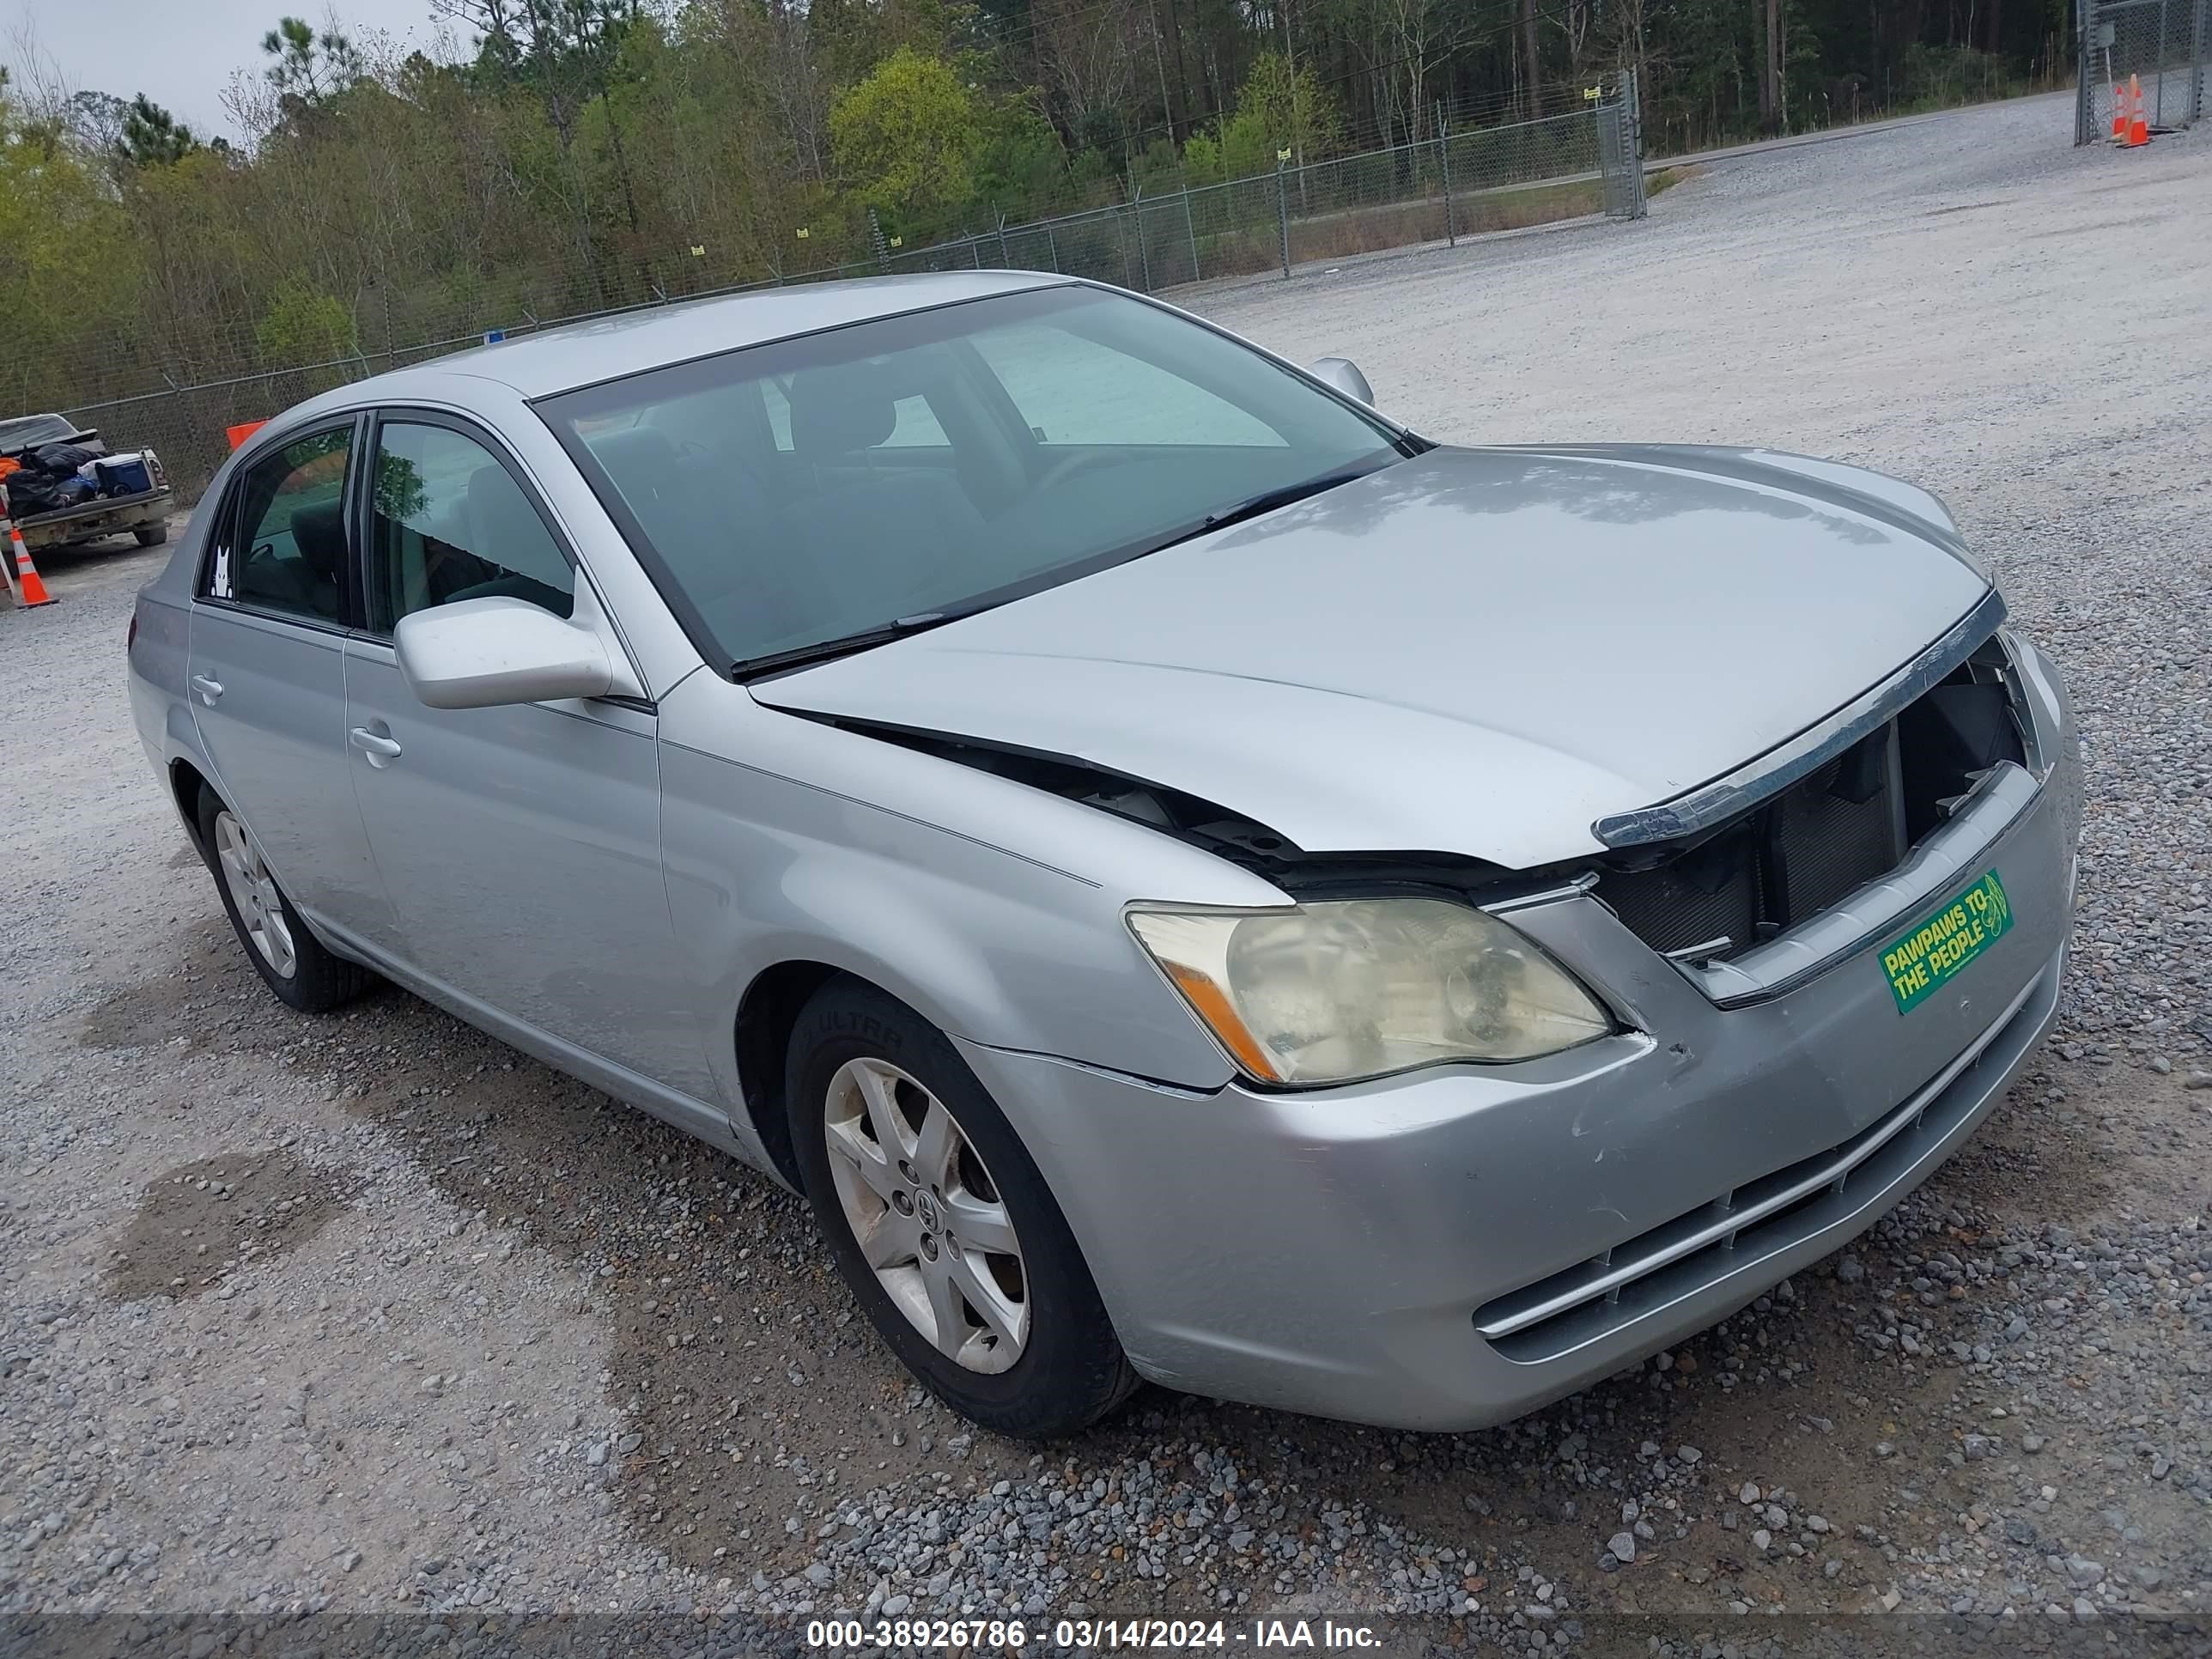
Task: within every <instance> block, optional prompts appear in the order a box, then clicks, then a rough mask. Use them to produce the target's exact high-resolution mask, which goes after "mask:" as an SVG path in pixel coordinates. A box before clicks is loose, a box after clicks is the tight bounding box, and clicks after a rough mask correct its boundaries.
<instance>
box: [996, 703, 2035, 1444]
mask: <svg viewBox="0 0 2212 1659" xmlns="http://www.w3.org/2000/svg"><path fill="white" fill-rule="evenodd" d="M2047 666H2048V665H2047V664H2042V663H2040V662H2038V665H2037V671H2038V672H2042V671H2045V670H2047ZM2038 689H2039V691H2047V693H2048V697H2047V700H2046V702H2045V712H2047V713H2048V714H2049V715H2050V725H2049V726H2048V728H2047V729H2046V732H2045V737H2046V738H2047V739H2048V741H2049V743H2050V744H2051V745H2052V747H2051V748H2049V749H2046V750H2045V753H2046V754H2050V755H2053V756H2054V757H2055V755H2056V753H2057V751H2058V750H2063V751H2064V752H2065V754H2066V757H2067V760H2066V763H2064V764H2056V765H2052V766H2050V767H2047V768H2039V771H2041V773H2042V776H2041V777H2040V778H2039V787H2038V788H2037V789H2036V791H2035V792H2034V793H2033V797H2032V798H2031V799H2028V800H2027V801H2026V802H2025V804H2024V805H2021V806H2020V808H2019V810H2018V811H2016V813H2015V814H2014V815H2013V816H2011V817H2010V819H2009V822H2008V823H2007V824H2006V825H2005V826H2004V827H2003V828H2002V830H2001V831H2000V832H1998V833H1996V835H1995V836H1994V837H1993V838H1992V839H1990V840H1989V841H1987V842H1979V841H1978V842H1977V845H1976V847H1975V848H1973V849H1972V852H1973V857H1972V860H1971V863H1972V866H1973V868H1974V869H1975V870H1976V872H1978V871H1980V870H1982V869H1995V870H1997V871H2000V872H2002V879H2003V884H2004V888H2005V890H2006V891H2007V893H2008V894H2009V896H2010V897H2011V902H2012V908H2013V921H2012V924H2011V926H2010V927H2009V928H2008V930H2007V931H2005V932H2004V933H2002V936H2000V937H1998V938H1996V939H1994V940H1993V941H1992V942H1991V943H1990V944H1989V945H1987V947H1986V948H1984V949H1983V950H1982V951H1980V952H1979V953H1978V955H1977V956H1976V957H1974V959H1973V960H1972V962H1971V963H1969V964H1967V965H1966V967H1965V968H1964V969H1962V970H1961V971H1960V972H1959V973H1958V974H1957V975H1955V976H1954V977H1952V978H1950V979H1948V980H1947V981H1945V982H1944V985H1943V987H1942V992H1941V994H1937V995H1933V996H1929V997H1927V998H1925V999H1924V1000H1918V1001H1917V1002H1915V1003H1914V1004H1913V1006H1911V1010H1910V1012H1899V1002H1898V1000H1896V999H1895V998H1894V997H1893V994H1892V989H1891V985H1890V981H1889V978H1888V976H1887V974H1886V973H1885V972H1884V970H1883V966H1882V963H1881V953H1882V943H1883V939H1882V938H1881V937H1873V938H1869V939H1867V940H1866V941H1865V942H1864V943H1863V944H1862V945H1860V946H1859V947H1858V948H1857V949H1855V950H1852V951H1849V952H1848V953H1846V954H1844V955H1842V956H1840V957H1835V958H1833V959H1832V960H1830V961H1828V962H1826V963H1825V964H1824V965H1822V966H1820V968H1819V969H1818V970H1817V971H1815V972H1814V973H1813V974H1811V975H1809V976H1808V977H1803V978H1796V979H1793V981H1792V982H1791V983H1790V984H1788V985H1787V986H1786V987H1784V988H1781V989H1778V990H1777V991H1776V992H1774V993H1773V994H1767V995H1764V996H1760V997H1759V998H1756V999H1755V1000H1750V1001H1741V1000H1725V1001H1724V1000H1717V999H1716V997H1715V995H1714V994H1713V992H1714V990H1715V989H1716V988H1717V987H1711V986H1709V985H1706V984H1705V983H1704V982H1702V981H1701V980H1700V978H1699V976H1698V975H1696V974H1695V973H1693V972H1691V971H1688V970H1686V969H1685V968H1683V967H1680V966H1677V965H1676V964H1674V963H1668V962H1667V961H1665V960H1664V959H1663V958H1662V957H1659V956H1657V955H1656V954H1655V953H1654V952H1653V951H1651V950H1650V947H1649V946H1648V945H1646V944H1645V943H1644V941H1643V940H1642V939H1638V937H1637V936H1636V935H1635V934H1634V933H1631V932H1630V931H1629V930H1628V929H1627V928H1626V927H1625V926H1624V925H1623V924H1622V922H1621V921H1620V920H1619V919H1618V917H1616V916H1615V915H1614V914H1613V911H1612V910H1611V909H1610V908H1607V906H1606V905H1605V904H1604V903H1603V902H1601V900H1600V899H1599V898H1598V897H1597V896H1595V895H1593V894H1591V893H1588V892H1574V893H1571V894H1568V895H1565V896H1559V897H1557V898H1554V899H1553V900H1552V901H1551V902H1544V903H1540V904H1534V905H1530V906H1528V908H1522V909H1518V910H1516V912H1515V913H1514V915H1512V918H1511V920H1512V921H1513V923H1514V925H1515V926H1516V927H1519V928H1521V929H1522V930H1523V931H1524V932H1526V933H1528V934H1529V935H1530V936H1531V937H1532V938H1534V939H1536V940H1537V942H1538V943H1540V944H1541V945H1543V946H1544V948H1545V949H1546V950H1547V951H1550V952H1551V953H1552V954H1553V956H1555V957H1558V958H1559V960H1560V961H1562V962H1564V963H1569V964H1571V966H1572V967H1573V968H1574V969H1575V970H1576V972H1577V973H1578V974H1580V975H1583V977H1584V979H1585V980H1586V981H1587V982H1589V984H1590V985H1592V986H1593V987H1594V988H1595V989H1596V990H1598V991H1599V992H1600V993H1601V994H1602V995H1603V996H1604V997H1605V998H1606V999H1607V1000H1608V1001H1609V1002H1610V1003H1611V1004H1612V1005H1613V1006H1614V1007H1615V1008H1616V1009H1617V1010H1619V1011H1620V1012H1622V1013H1623V1015H1624V1017H1625V1024H1626V1025H1628V1026H1629V1027H1630V1029H1629V1030H1625V1031H1623V1032H1622V1033H1621V1034H1620V1035H1617V1036H1613V1037H1609V1038H1607V1039H1604V1040H1601V1041H1600V1042H1595V1043H1591V1044H1588V1045H1585V1046H1583V1047H1582V1048H1576V1049H1572V1050H1569V1051H1567V1052H1565V1053H1562V1054H1554V1055H1552V1056H1549V1057H1548V1058H1547V1059H1544V1060H1534V1061H1529V1062H1525V1063H1522V1064H1517V1065H1513V1066H1443V1067H1437V1068H1435V1069H1432V1070H1429V1071H1425V1072H1420V1073H1412V1074H1408V1075H1405V1076H1401V1077H1397V1078H1392V1079H1383V1080H1380V1081H1377V1082H1374V1083H1370V1084H1364V1085H1356V1086H1352V1087H1346V1088H1339V1089H1329V1090H1322V1091H1306V1092H1301V1093H1295V1094H1286V1093H1271V1092H1267V1091H1261V1090H1258V1089H1255V1088H1251V1087H1248V1086H1245V1085H1231V1086H1230V1087H1228V1088H1226V1089H1224V1090H1222V1091H1219V1092H1218V1093H1214V1094H1204V1093H1198V1092H1193V1091H1179V1090H1173V1089H1168V1088H1164V1087H1161V1086H1158V1085H1151V1084H1146V1083H1144V1082H1141V1081H1139V1080H1137V1079H1130V1078H1127V1077H1123V1076H1120V1075H1117V1074H1115V1073H1109V1072H1105V1071H1101V1070H1097V1069H1094V1068H1091V1067H1085V1066H1075V1065H1071V1064H1066V1063H1063V1062H1060V1061H1058V1060H1050V1059H1046V1058H1042V1057H1039V1056H1036V1055H1029V1054H1010V1053H1007V1052H1005V1051H1003V1050H998V1049H994V1048H985V1047H981V1046H979V1045H975V1044H971V1043H963V1045H962V1047H963V1052H964V1053H965V1054H966V1055H967V1056H968V1058H969V1061H970V1063H971V1064H972V1065H973V1066H975V1070H976V1072H977V1073H978V1074H979V1075H980V1076H981V1079H982V1080H983V1082H984V1083H985V1084H986V1085H987V1086H988V1087H989V1088H990V1089H991V1090H992V1091H994V1094H996V1095H997V1096H998V1097H1000V1098H1001V1099H1018V1100H1020V1101H1021V1102H1022V1103H1023V1105H1024V1113H1023V1119H1022V1121H1023V1128H1024V1138H1025V1139H1026V1140H1027V1141H1028V1142H1029V1144H1030V1150H1031V1152H1033V1154H1034V1155H1035V1157H1036V1161H1037V1163H1038V1164H1039V1165H1040V1167H1041V1168H1042V1170H1043V1173H1044V1175H1045V1176H1046V1178H1047V1180H1048V1182H1050V1184H1051V1187H1052V1188H1053V1191H1054V1194H1056V1195H1057V1196H1058V1197H1059V1199H1060V1203H1061V1206H1062V1208H1063V1210H1064V1211H1065V1212H1066V1217H1067V1219H1068V1222H1069V1225H1070V1226H1071V1227H1072V1228H1073V1231H1074V1232H1075V1235H1076V1237H1077V1239H1078V1240H1079V1243H1081V1245H1082V1247H1083V1249H1084V1252H1085V1256H1086V1258H1087V1260H1088V1261H1089V1262H1090V1264H1091V1269H1092V1272H1093V1273H1094V1275H1095V1276H1096V1278H1097V1281H1098V1285H1099V1289H1100V1291H1101V1292H1102V1294H1103V1297H1104V1298H1105V1302H1106V1305H1107V1307H1108V1309H1109V1312H1110V1313H1111V1315H1112V1316H1113V1318H1114V1321H1115V1328H1116V1329H1117V1331H1118V1332H1119V1334H1120V1335H1121V1341H1122V1343H1123V1346H1125V1347H1126V1348H1127V1351H1128V1353H1129V1356H1130V1358H1131V1360H1132V1361H1133V1363H1134V1364H1136V1366H1137V1368H1138V1369H1139V1370H1140V1371H1142V1372H1144V1373H1145V1374H1146V1376H1150V1377H1152V1378H1153V1379H1155V1380H1157V1381H1159V1382H1162V1383H1166V1384H1169V1385H1170V1386H1172V1387H1175V1388H1177V1389H1184V1390H1187V1391H1190V1392H1194V1393H1200V1394H1206V1395H1216V1396H1218V1397H1224V1398H1228V1399H1234V1400H1240V1401H1249V1402H1252V1403H1255V1404H1261V1405H1267V1406H1275V1407H1285V1408H1288V1409H1291V1410H1297V1411H1304V1412H1310V1413H1317V1414H1321V1415H1325V1416H1329V1417H1336V1418H1345V1419H1353V1420H1358V1421H1364V1422H1371V1423H1377V1424H1383V1425H1390V1426H1393V1427H1401V1428H1413V1429H1443V1430H1449V1429H1467V1428H1473V1427H1478V1426H1480V1425H1486V1424H1490V1423H1495V1422H1498V1421H1501V1420H1504V1419H1509V1418H1511V1417H1514V1416H1516V1415H1518V1414H1519V1413H1522V1412H1526V1411H1528V1410H1530V1409H1532V1408H1533V1407H1536V1406H1539V1405H1541V1404H1542V1403H1544V1402H1545V1401H1549V1400H1552V1399H1555V1398H1557V1397H1559V1395H1565V1394H1568V1393H1571V1392H1572V1391H1574V1390H1575V1389H1580V1388H1583V1387H1585V1386H1587V1385H1588V1384H1589V1383H1593V1382H1595V1381H1597V1380H1599V1379H1601V1378H1602V1377H1604V1376H1607V1375H1609V1374H1611V1373H1612V1372H1613V1371H1615V1370H1620V1369H1621V1368H1622V1367H1624V1366H1626V1365H1628V1364H1633V1363H1635V1362H1636V1361H1638V1359H1640V1358H1643V1357H1644V1356H1645V1355H1648V1354H1650V1353H1651V1352H1655V1351H1656V1350H1657V1349H1659V1348H1661V1347H1664V1346H1668V1345H1669V1344H1672V1343H1674V1342H1678V1341H1680V1340H1682V1339H1683V1338H1685V1337H1686V1336H1688V1335H1690V1334H1692V1333H1694V1332H1697V1331H1699V1330H1701V1329H1703V1328H1705V1327H1707V1326H1709V1325H1711V1323H1713V1322H1715V1321H1717V1320H1718V1319H1720V1318H1723V1317H1724V1316H1727V1315H1728V1314H1729V1313H1731V1312H1733V1311H1735V1310H1736V1309H1738V1308H1740V1307H1741V1306H1743V1305H1744V1304H1747V1303H1748V1302H1749V1301H1751V1300H1752V1299H1753V1297H1757V1296H1758V1295H1759V1294H1760V1293H1761V1292H1762V1291H1765V1290H1767V1289H1768V1288H1770V1287H1771V1286H1772V1285H1775V1284H1776V1283H1778V1281H1779V1280H1781V1279H1784V1278H1785V1277H1787V1276H1788V1275H1789V1274H1790V1273H1794V1272H1796V1271H1797V1270H1799V1269H1800V1268H1802V1267H1805V1266H1807V1265H1808V1264H1809V1263H1811V1262H1813V1261H1818V1260H1819V1259H1820V1257H1822V1256H1824V1255H1827V1254H1828V1253H1829V1252H1831V1251H1832V1250H1834V1249H1837V1248H1838V1246H1840V1245H1841V1244H1843V1243H1845V1242H1846V1241H1847V1240H1849V1239H1850V1238H1851V1237H1854V1236H1856V1235H1857V1234H1858V1233H1859V1232H1861V1231H1864V1230H1865V1229H1866V1228H1867V1227H1869V1226H1870V1225H1873V1223H1874V1222H1875V1220H1877V1219H1878V1218H1880V1217H1881V1216H1882V1215H1883V1214H1884V1213H1886V1212H1887V1211H1888V1210H1889V1209H1890V1208H1891V1207H1892V1206H1894V1205H1895V1204H1896V1203H1897V1202H1898V1201H1899V1200H1900V1199H1902V1198H1903V1197H1904V1196H1905V1194H1907V1193H1909V1192H1910V1191H1911V1190H1912V1188H1914V1187H1916V1186H1917V1185H1918V1184H1919V1183H1920V1182H1922V1181H1923V1180H1925V1179H1926V1178H1927V1176H1929V1174H1930V1173H1931V1172H1932V1171H1933V1170H1935V1169H1936V1166H1937V1165H1938V1164H1941V1163H1942V1161H1943V1160H1944V1158H1947V1157H1948V1156H1949V1155H1950V1153H1951V1152H1953V1151H1954V1149H1955V1148H1956V1147H1957V1146H1959V1145H1960V1143H1961V1142H1962V1141H1963V1140H1964V1139H1966V1137H1967V1136H1968V1135H1969V1134H1971V1133H1972V1132H1973V1130H1974V1128H1975V1127H1976V1126H1977V1125H1978V1123H1979V1122H1980V1121H1982V1119H1983V1118H1984V1117H1985V1116H1986V1115H1988V1114H1989V1112H1990V1110H1991V1109H1993V1108H1994V1107H1995V1106H1996V1103H1997V1102H1998V1101H1999V1100H2000V1099H2002V1097H2003V1094H2004V1091H2005V1089H2006V1088H2007V1086H2008V1085H2009V1084H2010V1083H2011V1082H2012V1080H2013V1079H2014V1078H2015V1076H2016V1075H2017V1074H2018V1073H2019V1072H2020V1070H2021V1067H2022V1066H2024V1065H2025V1064H2026V1063H2027V1060H2028V1058H2029V1056H2030V1055H2031V1054H2032V1053H2033V1049H2034V1048H2035V1046H2036V1043H2037V1042H2038V1041H2039V1039H2040V1038H2041V1037H2042V1036H2043V1035H2044V1033H2045V1031H2046V1030H2048V1029H2049V1027H2050V1024H2051V1021H2052V1019H2053V1018H2054V1017H2055V1015H2056V1012H2057V1004H2058V988H2059V979H2060V974H2061V970H2062V968H2063V962H2064V957H2065V951H2066V945H2067V939H2068V934H2069V927H2070V921H2071V914H2072V908H2073V896H2074V876H2075V851H2074V843H2075V836H2076V833H2077V830H2078V823H2079V801H2078V780H2077V778H2076V776H2075V773H2074V771H2073V769H2072V764H2071V747H2072V744H2073V742H2074V737H2073V732H2072V731H2071V726H2070V720H2069V719H2068V718H2067V715H2066V713H2065V711H2064V709H2063V690H2060V689H2059V688H2058V687H2057V683H2056V678H2055V675H2051V676H2050V678H2049V684H2048V685H2047V686H2045V687H2039V688H2038ZM1954 850H1955V843H1954ZM1961 867H1962V868H1963V867H1965V866H1961Z"/></svg>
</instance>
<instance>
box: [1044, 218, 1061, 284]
mask: <svg viewBox="0 0 2212 1659" xmlns="http://www.w3.org/2000/svg"><path fill="white" fill-rule="evenodd" d="M1044 245H1045V247H1046V249H1047V250H1048V252H1050V253H1051V254H1052V274H1053V275H1054V276H1059V275H1060V238H1058V237H1057V236H1055V235H1054V234H1052V221H1051V220H1049V219H1048V220H1046V221H1045V222H1044Z"/></svg>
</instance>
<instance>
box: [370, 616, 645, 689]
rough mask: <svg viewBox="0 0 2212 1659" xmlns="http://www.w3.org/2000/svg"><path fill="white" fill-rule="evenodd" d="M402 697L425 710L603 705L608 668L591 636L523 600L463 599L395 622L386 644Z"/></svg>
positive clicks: (595, 638) (611, 668) (602, 650)
mask: <svg viewBox="0 0 2212 1659" xmlns="http://www.w3.org/2000/svg"><path fill="white" fill-rule="evenodd" d="M392 649H393V654H394V655H395V656H396V657H397V658H398V661H399V673H400V677H401V678H403V679H404V680H405V681H406V682H407V689H408V690H410V691H412V692H413V693H414V694H415V696H416V698H417V699H418V700H419V701H421V702H423V703H425V704H427V705H428V707H430V708H496V707H498V706H499V705H501V704H503V703H517V702H544V701H545V700H546V699H548V698H550V697H603V696H605V695H606V694H607V692H608V690H610V689H611V687H612V685H613V684H614V665H613V664H612V663H611V661H610V660H609V659H608V657H607V648H606V647H605V646H604V645H602V644H601V643H600V642H599V635H596V634H594V633H592V631H591V630H590V629H587V628H579V627H577V626H576V624H575V623H570V622H563V621H562V619H561V618H560V617H556V616H555V615H554V614H553V613H552V612H551V611H543V610H540V609H539V608H538V606H536V605H532V604H531V603H530V602H529V601H528V600H526V599H506V598H501V599H463V600H461V601H460V602H459V604H457V605H438V606H435V607H434V608H433V609H431V610H428V611H416V612H415V613H414V614H413V615H412V616H407V617H401V618H400V619H399V626H398V628H397V629H394V630H393V632H392Z"/></svg>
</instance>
